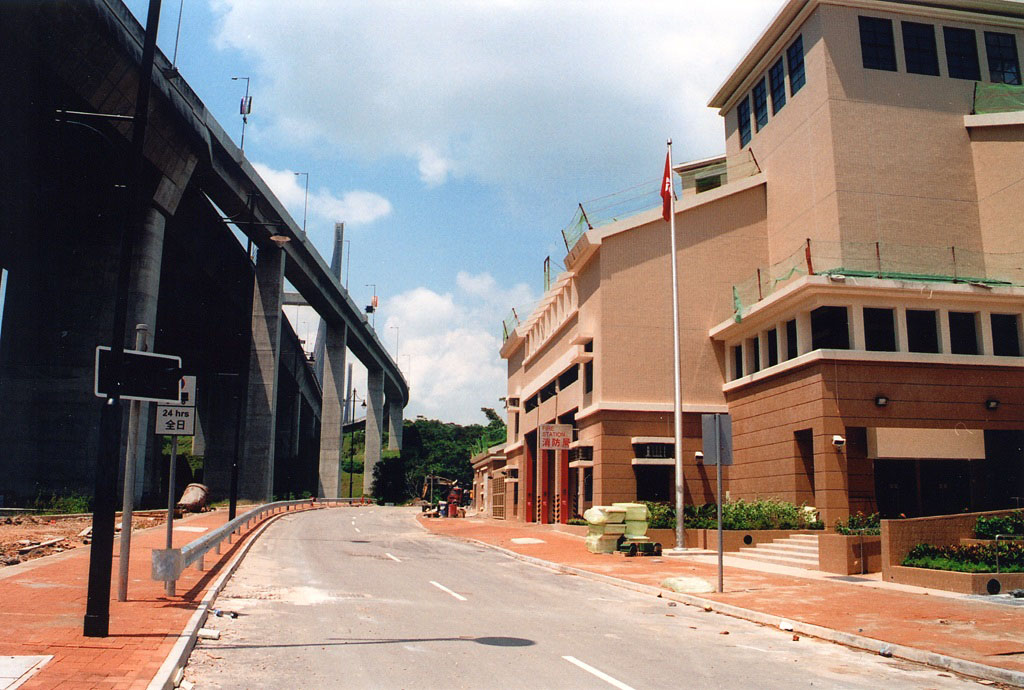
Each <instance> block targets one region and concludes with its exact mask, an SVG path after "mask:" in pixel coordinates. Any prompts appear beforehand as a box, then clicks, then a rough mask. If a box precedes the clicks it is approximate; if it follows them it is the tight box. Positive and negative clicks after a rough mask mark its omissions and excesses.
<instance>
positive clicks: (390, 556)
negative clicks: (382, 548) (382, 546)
mask: <svg viewBox="0 0 1024 690" xmlns="http://www.w3.org/2000/svg"><path fill="white" fill-rule="evenodd" d="M384 555H385V556H387V557H388V558H390V559H391V560H393V561H394V562H395V563H401V562H402V561H400V560H398V559H397V558H395V557H394V556H392V555H391V554H390V553H385V554H384Z"/></svg>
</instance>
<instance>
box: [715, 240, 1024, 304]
mask: <svg viewBox="0 0 1024 690" xmlns="http://www.w3.org/2000/svg"><path fill="white" fill-rule="evenodd" d="M812 273H813V274H817V275H844V276H851V277H872V278H888V279H892V280H912V281H920V282H962V283H977V284H983V285H1018V286H1024V252H1013V253H1006V254H994V253H985V252H982V251H979V250H974V249H966V248H963V247H952V246H950V247H922V246H919V245H901V244H896V243H889V242H829V241H823V240H813V241H810V240H809V241H808V242H806V243H805V244H804V245H802V246H801V247H799V248H798V249H796V250H795V251H794V252H792V253H791V254H789V255H788V256H787V257H785V258H784V259H782V260H781V261H778V262H776V263H774V264H771V265H766V266H765V267H763V268H760V269H758V270H757V271H756V272H755V274H754V275H753V276H751V277H750V278H748V279H747V280H745V281H744V282H742V283H739V284H737V285H734V286H733V289H732V298H733V311H734V318H735V319H736V321H740V320H742V318H743V314H744V312H745V311H746V310H747V309H749V308H750V306H751V305H753V304H755V303H757V302H758V301H760V300H762V299H764V298H765V297H767V296H768V295H770V294H772V293H773V292H775V291H776V290H778V289H780V288H781V287H783V286H785V285H786V284H788V283H790V282H792V281H793V280H795V279H797V278H799V277H800V276H804V275H808V274H812Z"/></svg>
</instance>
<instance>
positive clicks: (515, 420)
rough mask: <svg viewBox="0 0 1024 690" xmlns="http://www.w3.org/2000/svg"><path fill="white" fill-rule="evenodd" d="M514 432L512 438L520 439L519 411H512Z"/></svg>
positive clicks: (514, 439)
mask: <svg viewBox="0 0 1024 690" xmlns="http://www.w3.org/2000/svg"><path fill="white" fill-rule="evenodd" d="M512 434H513V436H512V440H513V441H518V440H519V413H518V412H513V413H512Z"/></svg>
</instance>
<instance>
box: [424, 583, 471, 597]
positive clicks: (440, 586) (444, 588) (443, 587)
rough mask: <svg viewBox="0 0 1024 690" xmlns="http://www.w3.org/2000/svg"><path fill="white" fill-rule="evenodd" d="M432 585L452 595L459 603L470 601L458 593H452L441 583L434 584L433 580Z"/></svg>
mask: <svg viewBox="0 0 1024 690" xmlns="http://www.w3.org/2000/svg"><path fill="white" fill-rule="evenodd" d="M430 584H432V585H434V586H435V587H437V588H438V589H439V590H441V591H442V592H447V593H448V594H451V595H452V596H453V597H455V598H456V599H458V600H459V601H468V599H466V597H464V596H462V595H461V594H458V593H456V592H453V591H451V590H450V589H448V588H447V587H445V586H444V585H442V584H441V583H440V582H434V581H433V580H431V581H430Z"/></svg>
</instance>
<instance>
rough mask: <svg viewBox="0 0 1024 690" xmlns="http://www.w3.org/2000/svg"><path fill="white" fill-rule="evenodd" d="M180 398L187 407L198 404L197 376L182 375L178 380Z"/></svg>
mask: <svg viewBox="0 0 1024 690" xmlns="http://www.w3.org/2000/svg"><path fill="white" fill-rule="evenodd" d="M178 399H179V400H180V401H181V402H180V404H181V405H184V406H185V407H195V406H196V377H195V376H182V377H181V379H179V380H178Z"/></svg>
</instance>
